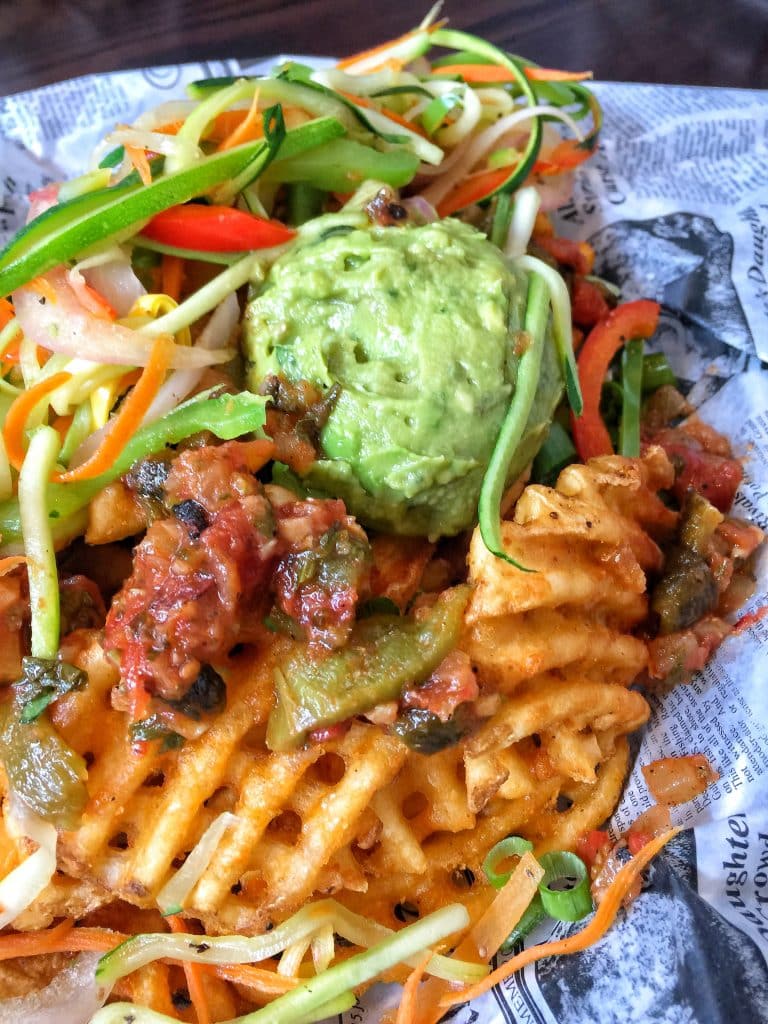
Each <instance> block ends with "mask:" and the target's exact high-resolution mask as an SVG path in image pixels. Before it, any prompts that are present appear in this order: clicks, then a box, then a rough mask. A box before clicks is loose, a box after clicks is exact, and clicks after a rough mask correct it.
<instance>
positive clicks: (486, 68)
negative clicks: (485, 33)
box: [432, 64, 592, 84]
mask: <svg viewBox="0 0 768 1024" xmlns="http://www.w3.org/2000/svg"><path fill="white" fill-rule="evenodd" d="M522 70H523V74H524V75H525V77H526V78H527V79H528V80H529V81H531V82H583V81H584V80H585V79H587V78H591V77H592V72H591V71H557V70H555V69H554V68H529V67H524V68H523V69H522ZM432 74H433V75H461V77H462V78H463V79H464V81H465V82H469V83H477V84H484V83H490V82H516V81H517V76H516V75H515V73H514V71H510V69H509V68H502V67H500V66H499V65H498V64H444V65H443V66H442V67H439V68H433V69H432Z"/></svg>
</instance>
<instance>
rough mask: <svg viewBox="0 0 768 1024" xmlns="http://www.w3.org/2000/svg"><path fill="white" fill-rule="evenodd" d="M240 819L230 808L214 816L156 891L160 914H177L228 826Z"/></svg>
mask: <svg viewBox="0 0 768 1024" xmlns="http://www.w3.org/2000/svg"><path fill="white" fill-rule="evenodd" d="M239 821H240V819H239V818H238V817H237V815H235V814H230V813H229V811H224V813H223V814H220V815H219V816H218V818H215V819H214V820H213V821H212V822H211V824H210V825H209V826H208V828H207V829H206V830H205V832H203V834H202V836H201V837H200V839H199V840H198V842H197V843H196V845H195V847H194V849H193V850H192V851H191V852H190V854H189V856H188V857H187V859H186V860H185V861H184V863H183V864H182V866H181V867H180V868H179V870H178V871H177V872H176V874H175V875H173V876H172V877H171V878H170V879H169V880H168V881H167V882H166V883H165V885H164V886H163V888H162V889H161V890H160V892H159V893H158V894H157V905H158V906H159V907H160V910H161V912H162V913H163V914H178V913H180V912H181V911H182V910H183V908H184V900H185V899H186V898H187V896H189V894H190V893H191V892H192V890H193V889H194V887H195V886H196V885H197V883H198V882H199V881H200V878H201V877H202V876H203V875H204V874H205V872H206V870H207V868H208V865H209V864H210V863H211V861H212V860H213V855H214V854H215V853H216V849H217V847H218V845H219V843H220V842H221V840H222V838H223V836H224V833H225V832H226V831H227V829H228V828H229V827H230V826H232V825H236V824H237V823H238V822H239Z"/></svg>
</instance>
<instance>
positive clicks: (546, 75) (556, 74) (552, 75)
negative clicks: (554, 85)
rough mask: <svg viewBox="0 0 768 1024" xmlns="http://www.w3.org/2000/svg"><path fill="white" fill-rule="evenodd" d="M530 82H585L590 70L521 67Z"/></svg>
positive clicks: (590, 73) (589, 76)
mask: <svg viewBox="0 0 768 1024" xmlns="http://www.w3.org/2000/svg"><path fill="white" fill-rule="evenodd" d="M523 71H524V72H525V77H526V78H527V79H528V80H529V81H530V82H585V81H587V79H589V78H592V72H591V71H558V70H557V68H523Z"/></svg>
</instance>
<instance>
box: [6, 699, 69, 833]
mask: <svg viewBox="0 0 768 1024" xmlns="http://www.w3.org/2000/svg"><path fill="white" fill-rule="evenodd" d="M0 744H1V745H2V752H3V765H4V767H5V771H6V774H7V776H8V783H9V785H10V787H11V789H12V790H13V792H14V793H15V794H16V796H18V797H19V799H21V800H23V801H24V803H25V804H26V805H27V806H28V807H29V808H31V810H33V811H34V812H35V813H36V814H39V815H40V817H41V818H43V819H44V820H45V821H48V822H50V823H51V824H52V825H55V826H56V828H62V829H74V828H77V825H78V822H79V819H80V815H81V814H82V812H83V808H84V807H85V804H86V802H87V800H88V791H87V790H86V788H85V779H86V776H87V772H86V767H85V761H84V760H83V759H82V757H80V755H79V754H76V753H75V752H74V750H72V749H71V747H69V746H67V744H66V743H65V742H64V740H63V739H62V738H61V736H59V734H58V733H57V732H56V730H55V729H54V728H53V726H52V725H51V723H50V722H49V721H48V719H47V717H45V716H43V717H41V718H38V719H36V720H35V721H34V722H29V723H26V724H25V723H24V722H23V721H22V718H21V711H20V709H19V708H18V707H17V706H16V705H15V704H12V705H11V706H10V707H7V708H6V710H5V718H4V721H3V723H2V728H1V729H0Z"/></svg>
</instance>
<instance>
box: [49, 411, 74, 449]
mask: <svg viewBox="0 0 768 1024" xmlns="http://www.w3.org/2000/svg"><path fill="white" fill-rule="evenodd" d="M73 419H74V416H57V417H56V419H55V420H54V421H53V423H52V424H51V426H52V427H53V429H54V430H55V431H56V433H57V434H58V435H59V439H60V440H61V443H62V444H64V441H65V439H66V436H67V431H68V430H69V428H70V427H71V426H72V420H73Z"/></svg>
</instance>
